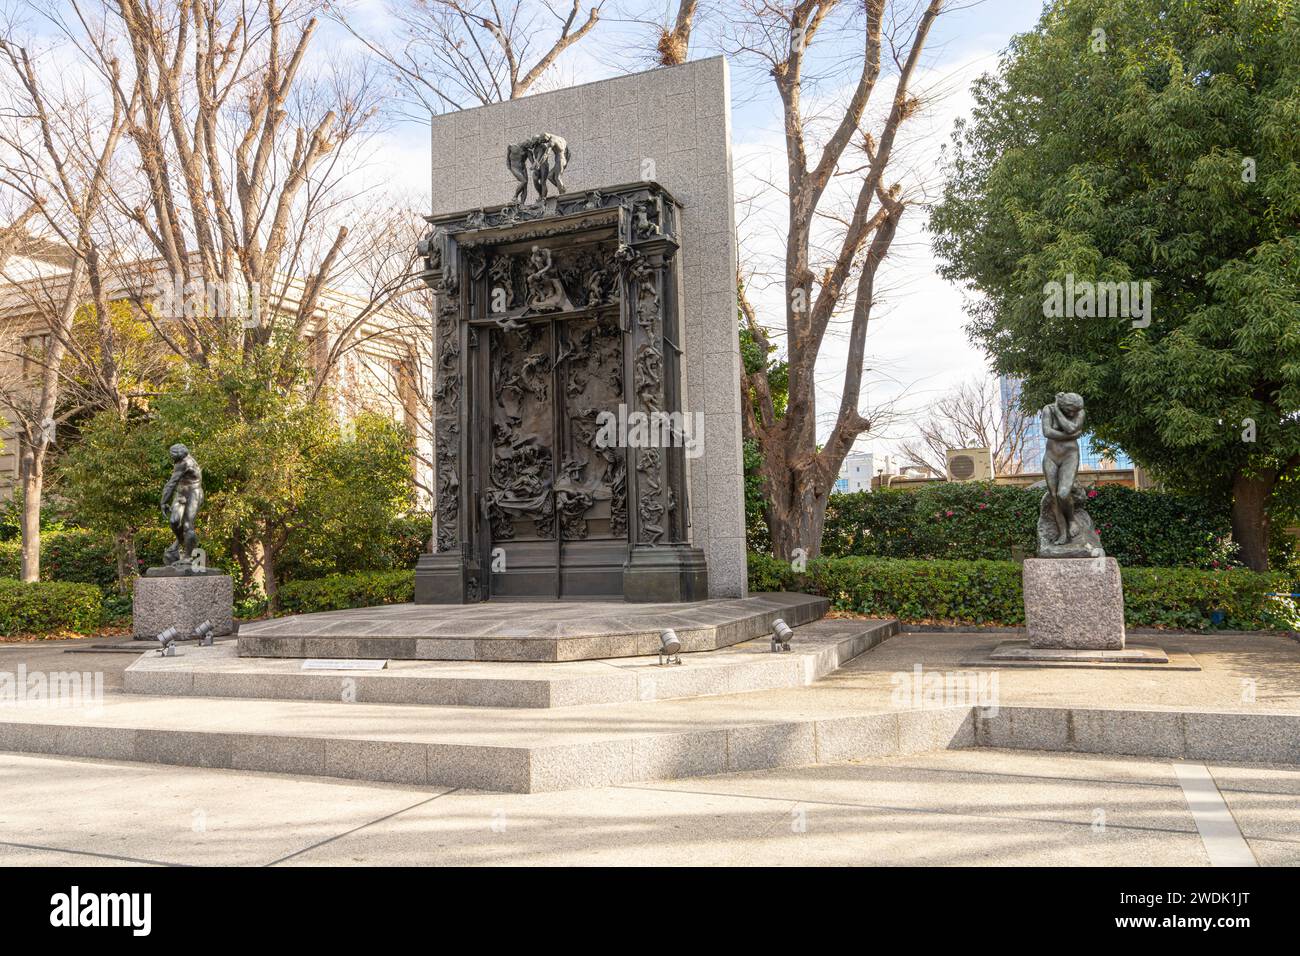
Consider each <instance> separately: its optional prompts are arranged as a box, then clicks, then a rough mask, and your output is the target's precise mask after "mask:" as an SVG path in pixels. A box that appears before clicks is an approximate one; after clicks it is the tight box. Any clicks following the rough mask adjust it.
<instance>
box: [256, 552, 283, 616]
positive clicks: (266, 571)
mask: <svg viewBox="0 0 1300 956" xmlns="http://www.w3.org/2000/svg"><path fill="white" fill-rule="evenodd" d="M257 550H258V551H259V552H260V553H261V556H262V561H261V566H262V581H261V584H262V593H263V594H265V595H266V609H267V610H268V611H277V610H279V608H280V603H279V602H280V581H279V579H278V578H276V576H275V559H276V556H277V555H278V554H279V551H280V549H279V548H278V547H276V545H275V542H274V541H273V540H272V539H271V535H269V534H268V535H266V536H265V537H263V538H261V539H259V540H258V542H257Z"/></svg>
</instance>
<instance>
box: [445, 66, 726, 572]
mask: <svg viewBox="0 0 1300 956" xmlns="http://www.w3.org/2000/svg"><path fill="white" fill-rule="evenodd" d="M730 95H731V94H730V80H729V77H728V71H727V63H726V60H725V59H723V58H722V57H714V58H711V59H707V60H696V61H694V62H691V63H686V64H684V65H682V66H676V67H670V68H664V69H657V70H651V71H649V72H647V73H637V74H634V75H631V76H623V77H618V78H616V79H612V80H603V81H601V82H598V83H588V84H586V85H583V86H575V87H570V88H568V89H563V90H555V91H552V92H548V93H539V94H536V95H534V96H528V97H525V98H524V99H520V100H512V101H510V102H508V103H496V104H493V105H491V106H483V107H479V108H477V109H472V110H463V111H461V112H458V113H447V114H443V115H440V116H434V117H433V118H432V156H433V180H432V184H433V210H432V211H433V213H434V214H435V215H438V214H442V213H451V212H459V211H461V210H466V209H474V208H477V207H479V206H491V205H497V204H500V203H504V202H508V201H509V200H510V197H511V196H512V195H513V193H514V189H515V186H516V182H515V180H514V179H513V178H512V177H511V175H510V173H509V171H508V170H507V169H506V160H505V157H506V146H507V144H509V143H516V142H519V141H521V140H524V139H527V138H529V137H530V136H533V135H535V134H537V133H542V132H547V133H555V134H557V135H559V136H563V137H564V138H565V140H567V141H568V144H569V150H570V154H571V158H570V161H569V167H568V169H567V170H566V172H565V175H564V182H565V187H566V190H568V191H582V190H587V189H599V188H601V187H603V186H613V185H618V184H620V183H630V182H638V181H640V180H644V179H653V180H655V181H656V182H658V183H660V184H661V185H663V186H664V187H665V188H667V189H668V191H669V192H671V193H672V194H673V195H674V196H675V197H676V199H677V200H678V201H679V202H680V203H682V206H683V211H682V235H681V242H682V251H681V253H680V255H681V256H682V259H681V272H682V280H683V298H682V321H683V328H684V335H685V341H684V342H683V343H682V344H683V348H684V349H685V352H686V356H685V362H684V363H683V364H684V374H685V379H686V381H685V382H684V383H683V384H684V387H683V389H682V394H683V395H684V396H685V406H686V409H685V410H686V411H688V412H701V413H703V425H704V435H703V439H704V441H703V455H702V456H701V457H699V458H696V459H695V460H693V461H691V462H690V469H691V473H690V492H691V503H690V507H691V518H692V543H693V544H695V545H696V546H697V547H699V548H702V549H703V550H704V553H705V555H706V557H707V559H708V562H709V591H710V594H711V596H713V597H739V596H743V595H744V594H745V581H746V571H745V518H744V502H743V499H744V484H743V478H742V469H743V466H742V457H741V435H740V344H739V340H738V336H737V328H736V241H735V237H736V223H735V206H734V192H733V186H732V177H731V111H730Z"/></svg>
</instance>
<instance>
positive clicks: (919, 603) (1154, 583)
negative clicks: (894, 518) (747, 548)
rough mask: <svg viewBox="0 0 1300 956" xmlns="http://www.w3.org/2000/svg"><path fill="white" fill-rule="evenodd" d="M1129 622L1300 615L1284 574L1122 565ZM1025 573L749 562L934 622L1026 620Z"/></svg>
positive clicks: (1273, 619)
mask: <svg viewBox="0 0 1300 956" xmlns="http://www.w3.org/2000/svg"><path fill="white" fill-rule="evenodd" d="M1121 571H1122V574H1123V578H1124V618H1125V621H1126V622H1127V624H1128V625H1129V626H1130V627H1161V628H1178V629H1182V630H1212V629H1227V630H1244V631H1249V630H1292V629H1295V628H1297V627H1300V611H1298V610H1297V607H1296V605H1295V603H1294V602H1293V601H1292V600H1291V599H1289V598H1286V597H1271V596H1270V595H1276V594H1282V595H1285V594H1289V593H1290V592H1291V591H1292V590H1293V588H1292V582H1291V581H1290V580H1289V578H1288V577H1287V576H1286V575H1285V574H1282V573H1278V572H1275V573H1271V574H1257V573H1255V572H1253V571H1247V570H1244V569H1241V568H1231V569H1225V570H1221V571H1200V570H1196V569H1193V568H1123V569H1121ZM1020 573H1021V568H1020V565H1019V564H1018V563H1017V562H1015V561H938V560H935V561H909V560H897V559H890V558H858V557H849V558H816V559H814V560H812V561H809V562H808V569H807V571H806V572H804V573H802V574H801V573H797V572H795V571H794V570H792V569H791V566H790V563H789V562H786V561H777V560H776V559H774V558H771V557H768V556H766V555H756V554H751V555H750V556H749V587H750V589H751V590H753V591H803V592H806V593H809V594H818V595H821V596H823V597H826V598H828V599H829V600H830V602H831V606H832V607H833V608H835V609H836V610H841V611H854V612H857V613H859V614H867V615H870V616H872V617H896V618H898V619H899V620H903V621H912V622H915V623H933V624H976V625H981V624H994V625H1006V626H1018V625H1022V624H1024V622H1025V608H1024V595H1023V591H1022V589H1021V577H1020Z"/></svg>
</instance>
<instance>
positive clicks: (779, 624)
mask: <svg viewBox="0 0 1300 956" xmlns="http://www.w3.org/2000/svg"><path fill="white" fill-rule="evenodd" d="M792 640H794V631H792V630H790V625H789V624H787V623H785V621H783V620H782V619H781V618H779V617H778V618H777V619H776V620H775V621H773V622H772V651H773V652H777V651H788V650H789V649H790V642H791V641H792Z"/></svg>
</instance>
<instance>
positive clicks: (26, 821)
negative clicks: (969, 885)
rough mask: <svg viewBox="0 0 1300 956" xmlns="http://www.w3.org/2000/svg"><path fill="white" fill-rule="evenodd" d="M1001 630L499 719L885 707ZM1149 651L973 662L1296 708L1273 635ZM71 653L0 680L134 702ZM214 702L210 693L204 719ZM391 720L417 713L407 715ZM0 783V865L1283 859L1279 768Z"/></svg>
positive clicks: (29, 776)
mask: <svg viewBox="0 0 1300 956" xmlns="http://www.w3.org/2000/svg"><path fill="white" fill-rule="evenodd" d="M1006 637H1007V635H998V634H990V633H965V634H948V633H942V634H936V633H908V632H905V633H903V634H900V635H897V636H895V637H892V638H890V639H889V640H886V641H885V642H884V643H882V644H880V645H879V646H877V647H875V648H873V649H872V650H870V651H868V652H867V653H864V654H862V655H861V656H859V657H857V658H855V659H854V660H852V661H850V662H848V663H847V664H846V665H845V666H843V667H841V668H840V669H839V670H838V671H836V672H834V673H833V674H831V675H829V676H827V677H825V678H824V679H822V680H819V681H817V682H816V683H814V684H812V685H810V686H806V687H791V688H786V689H776V690H766V691H756V692H751V693H748V694H731V695H720V696H714V697H709V698H702V699H696V700H695V701H693V702H692V701H661V702H658V703H654V702H651V703H640V704H636V705H622V704H610V705H605V707H604V709H602V708H599V707H589V708H567V709H566V708H560V709H559V710H555V709H551V710H549V711H548V710H532V711H527V710H525V711H520V710H515V711H513V712H512V713H511V714H509V716H510V718H511V719H512V720H516V721H520V722H521V723H529V724H536V723H538V722H545V721H548V720H549V721H555V720H561V721H568V720H573V719H578V718H581V717H583V715H587V716H588V717H594V716H598V715H604V719H606V720H609V721H614V722H619V721H620V719H621V718H620V715H623V714H624V713H625V711H626V713H628V714H631V713H632V712H633V711H634V710H635V711H636V712H637V713H640V711H641V710H644V709H646V708H653V709H654V711H655V713H660V714H661V715H662V718H663V719H668V718H673V719H680V720H681V721H683V722H688V721H689V720H690V719H692V718H691V714H692V713H693V714H695V715H696V718H697V719H698V718H699V717H700V715H705V716H707V715H708V714H710V713H714V712H718V713H721V712H723V711H726V712H728V713H729V712H730V711H731V710H733V709H736V710H739V709H740V708H745V709H747V710H750V711H752V712H753V713H754V714H755V715H756V716H755V719H762V720H785V721H791V720H796V719H798V718H799V717H800V715H828V714H834V713H838V712H845V713H847V712H863V713H865V712H873V711H874V712H880V711H888V710H890V709H891V708H896V707H897V706H898V703H897V700H896V698H895V692H896V691H897V689H898V687H899V675H900V674H907V673H909V672H912V671H913V670H914V669H915V668H916V667H917V666H918V665H919V666H920V667H921V668H922V669H923V671H929V672H936V671H937V672H951V671H958V670H961V669H962V668H963V666H964V665H963V662H965V661H969V660H970V659H971V657H972V655H974V654H978V653H980V652H981V651H982V650H985V649H987V648H990V647H993V646H996V644H997V643H999V642H1000V641H1002V640H1004V639H1006ZM1146 639H1148V640H1152V641H1153V642H1158V643H1160V644H1162V645H1163V646H1165V647H1167V648H1170V649H1173V648H1178V649H1181V651H1183V652H1185V653H1186V654H1188V655H1189V656H1191V657H1192V658H1194V659H1195V661H1196V662H1197V664H1198V665H1199V667H1200V669H1199V670H1190V671H1189V670H1183V671H1167V672H1161V671H1158V670H1140V671H1128V672H1125V671H1116V670H1061V669H1024V668H1014V667H1007V668H992V669H991V673H995V674H996V676H997V678H998V698H999V703H1000V705H1001V706H1003V707H1005V708H1017V707H1021V708H1034V707H1052V708H1067V707H1072V708H1112V709H1117V710H1118V709H1122V708H1133V709H1156V710H1166V709H1168V710H1174V709H1181V710H1184V711H1192V710H1201V711H1206V712H1213V711H1231V712H1233V713H1237V714H1241V713H1247V714H1259V715H1265V716H1269V715H1278V716H1286V715H1297V714H1300V644H1297V643H1296V642H1295V641H1294V640H1292V639H1291V638H1289V637H1286V636H1280V635H1254V636H1248V635H1168V636H1164V635H1162V636H1160V637H1158V638H1154V639H1152V638H1146ZM75 646H77V645H75V644H69V643H46V644H33V645H8V646H0V670H6V671H12V670H14V669H15V668H16V667H18V666H19V665H20V664H21V665H23V666H25V667H27V668H28V669H29V670H45V671H54V670H58V669H73V668H75V669H81V670H95V671H99V672H102V673H103V674H104V688H105V696H106V701H105V703H106V705H108V709H109V710H110V711H111V710H112V709H113V708H114V707H117V706H129V705H131V704H130V702H131V700H132V698H131V696H130V695H128V694H125V693H124V692H123V691H122V689H121V688H122V679H121V672H122V670H123V669H124V668H125V667H126V666H127V665H128V664H130V663H131V662H132V661H133V660H135V656H134V655H131V654H107V653H106V654H85V655H82V654H76V655H71V654H64V651H65V650H66V649H68V648H69V647H75ZM136 699H139V698H136ZM197 702H200V703H201V702H202V699H199V701H197ZM159 703H163V702H162V701H160V702H159ZM231 703H232V702H230V701H224V702H223V701H217V700H213V701H211V704H212V706H213V707H214V708H216V709H221V708H228V707H229V706H230V705H231ZM250 706H254V707H258V708H262V707H266V708H272V707H273V704H271V703H265V704H264V703H262V702H257V701H253V702H250ZM274 706H286V705H284V704H278V705H274ZM356 706H357V707H358V708H362V707H363V705H356ZM393 706H394V708H396V707H397V706H398V705H393ZM588 711H590V714H588V713H587V712H588ZM214 712H215V711H214ZM268 712H269V711H268ZM394 712H396V711H394ZM401 712H402V713H409V714H411V715H412V719H415V715H416V714H419V713H422V712H424V710H423V709H421V708H416V707H411V706H407V707H406V708H405V709H403V710H401ZM348 713H350V714H352V715H353V716H356V715H361V714H362V713H363V710H362V709H357V710H355V711H348ZM385 713H387V712H385ZM483 714H484V716H485V717H486V716H489V714H490V712H489V711H487V710H484V711H483ZM506 729H507V728H496V729H494V730H493V732H494V733H502V732H505V730H506ZM0 792H2V793H3V799H0V865H4V866H31V865H62V864H68V865H101V864H102V865H109V866H111V865H128V864H158V865H170V864H233V865H250V866H269V865H275V866H304V865H325V864H330V865H389V864H419V865H467V864H474V865H478V864H486V865H495V864H503V865H504V864H515V865H518V864H533V865H570V864H576V865H587V864H623V865H628V864H632V865H653V864H668V865H671V864H692V865H728V864H737V865H743V864H809V865H824V864H846V865H858V864H860V865H892V864H917V865H931V866H933V865H1014V864H1024V865H1044V866H1047V865H1099V866H1133V865H1171V866H1206V865H1254V864H1258V865H1266V866H1268V865H1280V866H1289V865H1291V866H1293V865H1300V762H1295V761H1289V762H1280V763H1273V764H1262V763H1243V762H1235V761H1232V760H1228V759H1211V758H1204V759H1195V758H1192V757H1183V758H1170V757H1154V756H1147V757H1141V756H1118V755H1114V754H1095V753H1066V752H1059V751H1051V752H1048V751H1042V750H1035V749H1032V748H1030V749H1025V748H1021V749H1016V750H1006V749H999V748H998V747H997V746H995V745H994V746H990V745H987V744H986V745H983V746H976V747H967V748H965V749H948V750H933V751H930V752H921V753H906V754H904V753H895V754H891V755H887V756H879V757H867V758H862V759H857V760H848V761H844V760H838V761H837V760H834V759H830V760H825V761H823V762H820V763H818V764H817V765H815V766H781V767H775V768H770V769H764V770H754V771H749V772H733V773H721V774H710V775H705V776H691V777H688V778H684V779H675V780H649V781H636V782H626V783H620V784H617V785H609V786H596V787H591V788H586V789H566V790H560V791H557V792H547V793H510V794H507V793H497V792H485V791H481V790H474V789H469V788H456V787H447V786H430V785H416V784H396V783H380V782H368V781H362V780H339V779H330V778H323V777H317V776H295V775H291V774H280V773H258V772H250V771H245V770H224V769H210V768H203V767H185V766H158V765H149V764H142V763H136V762H124V761H118V760H106V759H85V758H78V757H67V756H55V755H52V754H39V753H0Z"/></svg>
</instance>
